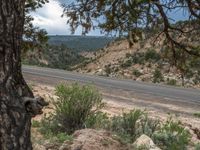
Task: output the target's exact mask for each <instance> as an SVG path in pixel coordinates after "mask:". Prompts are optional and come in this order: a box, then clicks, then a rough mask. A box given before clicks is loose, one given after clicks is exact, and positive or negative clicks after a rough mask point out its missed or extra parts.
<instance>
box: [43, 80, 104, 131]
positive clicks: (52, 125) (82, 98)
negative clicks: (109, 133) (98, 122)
mask: <svg viewBox="0 0 200 150" xmlns="http://www.w3.org/2000/svg"><path fill="white" fill-rule="evenodd" d="M56 96H58V99H57V100H56V101H54V103H53V104H54V108H55V112H54V113H51V114H50V115H49V116H47V117H45V118H44V119H43V120H42V124H43V127H42V128H41V131H42V132H43V133H44V134H45V133H47V134H48V133H51V132H52V133H54V134H58V133H67V134H71V133H73V132H74V131H75V130H78V129H82V128H86V127H87V126H86V123H87V124H89V123H88V121H87V120H88V119H90V118H95V119H96V115H97V114H98V113H99V110H100V109H101V108H102V107H103V106H104V104H103V103H102V98H101V95H100V94H99V93H98V91H97V90H96V89H94V88H93V87H91V86H86V85H84V86H80V85H78V84H72V85H71V86H69V85H66V84H61V85H59V86H57V87H56ZM92 124H94V123H90V125H92Z"/></svg>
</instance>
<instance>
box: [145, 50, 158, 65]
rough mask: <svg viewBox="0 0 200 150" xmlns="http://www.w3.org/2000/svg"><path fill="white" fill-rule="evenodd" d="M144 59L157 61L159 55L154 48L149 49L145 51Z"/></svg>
mask: <svg viewBox="0 0 200 150" xmlns="http://www.w3.org/2000/svg"><path fill="white" fill-rule="evenodd" d="M145 60H146V61H155V62H157V61H158V60H160V55H159V53H157V52H156V51H155V50H153V49H149V50H147V51H146V53H145Z"/></svg>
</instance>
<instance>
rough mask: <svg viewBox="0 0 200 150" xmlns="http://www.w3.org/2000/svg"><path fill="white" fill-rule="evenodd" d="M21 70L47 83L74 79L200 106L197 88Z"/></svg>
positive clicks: (28, 69) (38, 69)
mask: <svg viewBox="0 0 200 150" xmlns="http://www.w3.org/2000/svg"><path fill="white" fill-rule="evenodd" d="M22 71H23V74H24V76H25V78H26V77H27V76H29V79H28V80H38V81H39V78H42V81H44V80H46V82H47V83H51V82H54V83H55V82H56V83H58V82H59V81H76V82H81V83H89V84H94V85H96V86H98V87H101V88H104V89H112V90H115V89H116V90H121V91H126V92H131V93H137V95H140V96H141V97H144V98H151V99H154V98H155V99H159V100H160V101H162V102H163V103H165V102H166V103H167V102H169V101H171V102H176V103H180V104H182V103H185V104H188V105H194V106H200V90H198V89H190V88H180V87H173V86H164V85H157V84H151V83H144V82H138V81H133V80H119V79H113V78H108V77H100V76H92V75H85V74H79V73H73V72H68V71H64V70H59V69H50V68H43V67H32V66H23V67H22ZM33 78H34V79H33ZM40 81H41V80H40ZM117 95H119V96H120V95H121V93H120V92H118V93H116V96H117Z"/></svg>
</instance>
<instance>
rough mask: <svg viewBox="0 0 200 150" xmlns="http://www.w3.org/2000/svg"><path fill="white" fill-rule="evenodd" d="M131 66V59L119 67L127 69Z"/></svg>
mask: <svg viewBox="0 0 200 150" xmlns="http://www.w3.org/2000/svg"><path fill="white" fill-rule="evenodd" d="M131 65H132V60H131V59H127V60H126V61H124V62H123V63H122V64H121V65H120V66H121V67H122V68H128V67H130V66H131Z"/></svg>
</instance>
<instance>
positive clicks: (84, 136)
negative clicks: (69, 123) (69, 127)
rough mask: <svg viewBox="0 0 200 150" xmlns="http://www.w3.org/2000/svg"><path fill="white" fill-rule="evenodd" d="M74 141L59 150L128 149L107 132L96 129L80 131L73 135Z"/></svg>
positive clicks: (66, 143)
mask: <svg viewBox="0 0 200 150" xmlns="http://www.w3.org/2000/svg"><path fill="white" fill-rule="evenodd" d="M73 137H74V140H73V141H72V142H71V143H69V142H64V144H63V145H62V146H61V147H60V149H59V150H126V149H127V147H126V146H124V145H122V144H121V143H120V142H119V141H117V140H115V139H114V138H113V136H112V135H111V133H109V132H107V131H102V130H101V131H97V130H94V129H83V130H78V131H76V132H75V133H74V134H73Z"/></svg>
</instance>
